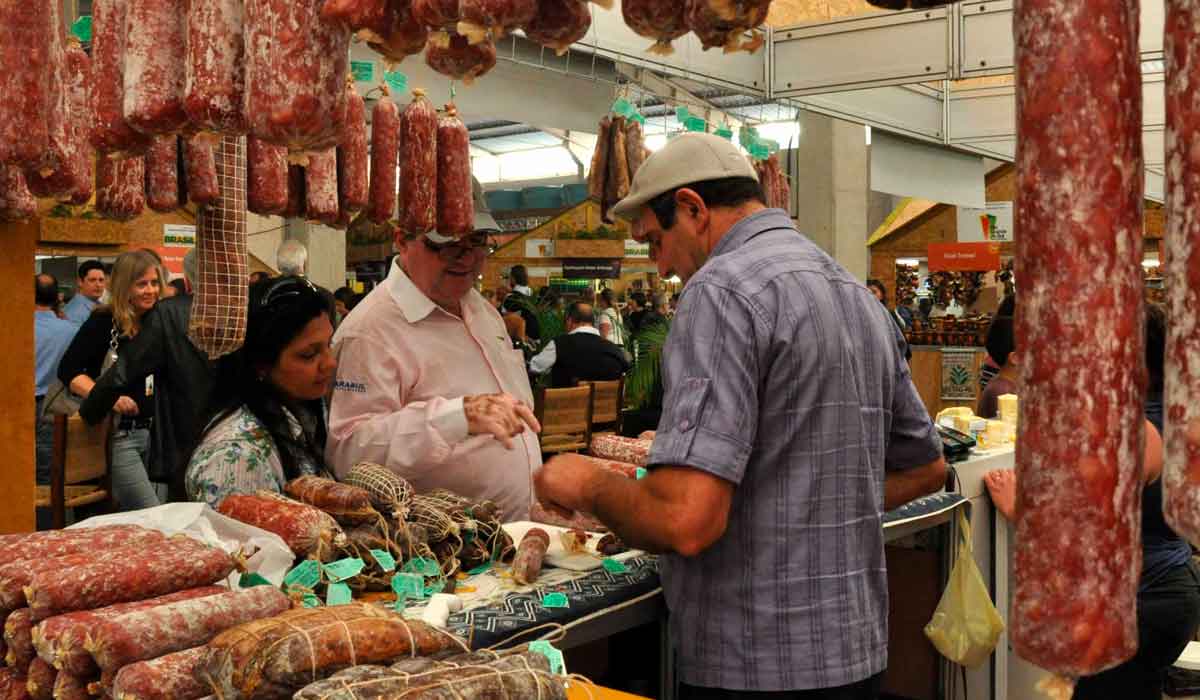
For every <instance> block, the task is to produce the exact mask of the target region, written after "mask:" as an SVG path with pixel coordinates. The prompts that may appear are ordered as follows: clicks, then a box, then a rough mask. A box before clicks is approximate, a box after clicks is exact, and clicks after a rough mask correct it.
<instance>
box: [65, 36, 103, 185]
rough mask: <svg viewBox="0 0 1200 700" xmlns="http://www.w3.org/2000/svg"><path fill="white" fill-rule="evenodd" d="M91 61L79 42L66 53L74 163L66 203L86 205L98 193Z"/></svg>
mask: <svg viewBox="0 0 1200 700" xmlns="http://www.w3.org/2000/svg"><path fill="white" fill-rule="evenodd" d="M91 82H92V59H91V58H89V57H88V55H87V53H86V52H84V50H83V47H82V46H80V44H79V42H78V41H72V42H71V43H70V44H69V45H68V46H67V52H66V86H65V87H66V90H67V109H68V110H69V111H70V115H71V127H70V129H71V160H70V163H69V164H68V166H67V167H68V169H69V171H70V173H71V175H70V178H71V181H72V183H73V184H72V186H71V189H70V191H69V192H68V193H67V196H66V201H68V202H70V203H71V204H84V203H86V202H87V201H88V200H89V199H91V198H92V194H93V193H94V192H95V190H96V153H95V150H94V149H93V148H92V145H91V143H90V141H89V136H90V135H91V133H92V108H91Z"/></svg>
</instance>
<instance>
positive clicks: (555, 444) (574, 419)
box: [534, 386, 592, 454]
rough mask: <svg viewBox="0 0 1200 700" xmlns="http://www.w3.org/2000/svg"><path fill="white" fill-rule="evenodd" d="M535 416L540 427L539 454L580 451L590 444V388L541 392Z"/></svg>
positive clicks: (581, 387) (536, 404)
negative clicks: (540, 447) (540, 452)
mask: <svg viewBox="0 0 1200 700" xmlns="http://www.w3.org/2000/svg"><path fill="white" fill-rule="evenodd" d="M534 413H535V414H536V415H537V419H538V422H539V423H541V424H542V434H541V442H542V452H543V453H547V454H557V453H559V452H580V451H584V450H587V449H588V446H589V445H591V442H592V387H590V386H577V387H571V388H568V389H544V390H542V391H541V392H538V395H537V400H536V401H535V404H534Z"/></svg>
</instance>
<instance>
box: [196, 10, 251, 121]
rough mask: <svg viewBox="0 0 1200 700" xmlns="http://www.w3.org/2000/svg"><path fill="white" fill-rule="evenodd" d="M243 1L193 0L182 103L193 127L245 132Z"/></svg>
mask: <svg viewBox="0 0 1200 700" xmlns="http://www.w3.org/2000/svg"><path fill="white" fill-rule="evenodd" d="M243 8H244V0H190V1H189V3H188V10H187V72H186V75H185V82H184V99H183V106H184V109H185V110H186V112H187V117H188V119H189V120H190V121H191V126H192V128H194V129H199V130H202V131H214V132H220V133H224V134H242V133H245V131H246V118H245V113H244V112H243V111H242V103H243V101H244V99H245V93H246V74H245V69H244V57H245V53H244V51H243V34H242V20H243Z"/></svg>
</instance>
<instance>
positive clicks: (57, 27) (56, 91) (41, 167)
mask: <svg viewBox="0 0 1200 700" xmlns="http://www.w3.org/2000/svg"><path fill="white" fill-rule="evenodd" d="M50 18H51V25H50V37H49V38H50V82H49V85H48V88H49V92H50V105H51V107H50V111H49V112H48V113H47V114H46V121H47V124H46V130H47V133H48V134H49V139H48V141H47V143H46V150H45V151H43V152H42V157H41V158H40V159H39V160H38V161H36V162H34V163H31V164H29V167H27V168H26V169H25V182H26V184H27V185H28V186H29V191H30V192H32V193H33V195H34V196H35V197H58V196H59V195H61V194H65V193H67V192H68V191H69V190H70V189H71V186H72V184H73V183H72V182H71V173H70V172H69V170H68V169H69V167H70V161H71V152H72V150H73V147H72V144H71V112H70V107H69V105H68V104H67V100H68V94H67V87H66V82H67V61H66V53H65V52H66V45H65V39H64V38H63V30H62V17H61V15H60V12H59V5H58V3H53V2H52V3H50Z"/></svg>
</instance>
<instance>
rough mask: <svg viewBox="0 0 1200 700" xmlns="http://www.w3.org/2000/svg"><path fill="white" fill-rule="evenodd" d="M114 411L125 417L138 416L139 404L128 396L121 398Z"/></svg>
mask: <svg viewBox="0 0 1200 700" xmlns="http://www.w3.org/2000/svg"><path fill="white" fill-rule="evenodd" d="M113 410H114V411H116V412H117V413H120V414H121V415H123V416H136V415H137V414H138V407H137V402H136V401H134V400H133V399H131V398H129V397H128V396H121V397H119V398H118V399H117V403H116V404H114V405H113Z"/></svg>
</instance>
